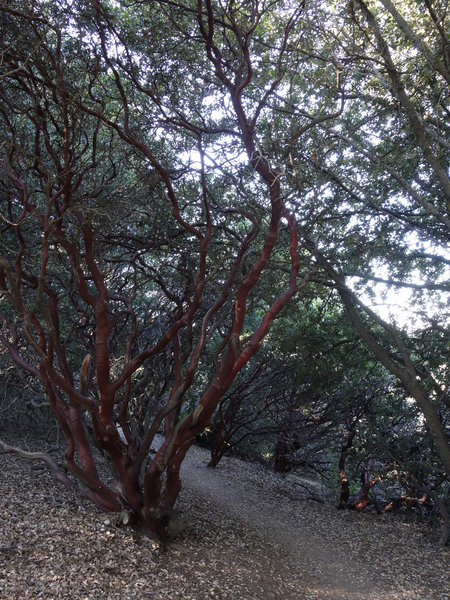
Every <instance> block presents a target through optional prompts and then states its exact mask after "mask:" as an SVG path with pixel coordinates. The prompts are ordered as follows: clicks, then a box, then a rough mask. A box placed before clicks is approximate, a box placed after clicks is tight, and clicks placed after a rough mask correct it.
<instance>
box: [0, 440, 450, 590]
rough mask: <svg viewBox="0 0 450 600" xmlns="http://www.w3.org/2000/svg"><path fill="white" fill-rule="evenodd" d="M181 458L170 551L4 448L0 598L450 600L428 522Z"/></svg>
mask: <svg viewBox="0 0 450 600" xmlns="http://www.w3.org/2000/svg"><path fill="white" fill-rule="evenodd" d="M207 460H208V453H207V451H206V450H203V449H201V448H197V447H194V448H192V449H191V450H190V452H189V453H188V455H187V458H186V461H185V463H184V465H183V471H182V475H183V484H184V487H183V491H182V494H181V497H180V500H179V504H178V510H179V514H180V520H181V522H182V525H183V528H182V531H181V533H180V534H179V535H178V536H177V537H176V538H175V540H174V541H172V542H171V544H170V545H169V549H168V550H167V552H165V553H163V552H161V551H160V550H159V548H158V545H157V544H155V543H154V542H153V541H151V540H150V539H148V538H147V537H145V536H143V535H141V534H139V533H137V532H135V531H133V530H131V529H130V528H123V527H117V526H115V525H114V519H113V518H112V517H111V515H105V514H104V513H100V512H98V511H97V510H96V508H95V507H94V506H92V505H91V504H89V503H88V502H85V501H83V500H81V499H80V498H78V497H77V496H75V495H74V494H73V493H70V492H68V491H67V490H65V488H63V487H62V486H61V484H59V483H57V482H56V481H54V480H53V478H52V476H51V475H50V473H49V472H47V470H46V468H45V467H44V465H43V464H40V463H37V462H33V463H31V462H27V461H26V460H24V459H22V458H20V457H18V456H15V455H14V456H13V455H0V470H1V471H0V598H1V600H36V599H38V598H43V599H44V600H60V599H63V598H70V599H71V600H96V599H100V598H102V599H105V600H127V599H133V600H175V599H177V600H322V599H323V600H365V599H367V600H369V599H370V600H447V599H449V600H450V580H449V573H450V551H449V550H448V549H447V550H442V549H438V548H436V546H435V545H433V532H432V531H431V530H430V528H429V527H427V526H425V525H423V524H418V523H414V522H406V521H402V520H399V519H398V518H395V517H393V516H392V515H387V514H385V515H381V516H379V515H376V514H374V513H371V512H367V513H351V512H348V511H337V510H336V509H335V508H334V506H333V504H332V503H327V504H321V503H319V502H315V501H313V500H311V499H310V498H308V496H309V495H310V493H309V492H308V491H305V489H304V487H303V486H301V485H299V482H293V481H288V480H287V479H285V478H282V477H280V476H277V475H275V474H273V473H271V472H270V471H267V470H266V469H265V468H264V467H262V466H261V465H257V464H252V463H244V462H242V461H240V460H238V459H236V458H224V459H223V461H222V462H221V463H220V465H219V466H218V467H217V469H216V470H212V469H208V468H206V466H205V465H206V462H207Z"/></svg>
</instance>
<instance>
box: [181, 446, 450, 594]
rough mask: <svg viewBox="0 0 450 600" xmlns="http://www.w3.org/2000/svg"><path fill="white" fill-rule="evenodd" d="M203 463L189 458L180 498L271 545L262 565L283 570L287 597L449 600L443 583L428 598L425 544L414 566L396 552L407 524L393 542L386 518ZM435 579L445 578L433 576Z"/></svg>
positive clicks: (251, 470) (261, 473)
mask: <svg viewBox="0 0 450 600" xmlns="http://www.w3.org/2000/svg"><path fill="white" fill-rule="evenodd" d="M207 459H208V455H207V453H206V452H205V451H204V450H202V449H200V448H194V449H192V451H191V453H190V454H188V456H187V459H186V461H185V463H184V464H183V467H182V478H183V485H184V490H185V491H184V494H186V495H187V496H189V495H197V496H198V495H199V496H201V497H203V498H206V499H208V501H209V502H210V508H211V507H212V512H215V513H217V514H219V515H227V516H228V518H229V519H232V520H233V521H234V522H235V523H236V525H237V527H238V528H239V527H240V528H242V529H246V530H247V531H249V532H250V533H251V535H254V537H255V540H257V541H258V542H262V543H263V545H266V544H267V543H270V545H271V547H272V549H273V553H272V554H271V555H270V556H268V557H267V558H268V562H269V563H270V564H268V566H269V568H271V569H272V571H274V572H277V571H279V570H280V568H281V567H282V568H284V569H286V568H287V570H288V572H289V574H290V577H291V578H292V579H293V580H294V581H295V582H296V587H297V593H298V595H295V593H294V595H293V598H298V599H299V600H300V599H301V598H307V597H309V596H308V595H306V594H307V593H308V590H309V591H310V593H311V597H314V598H317V597H320V598H323V599H328V598H333V599H336V600H338V599H343V600H344V599H345V600H361V599H365V598H367V599H368V598H370V599H371V600H376V599H380V600H381V599H386V600H388V599H392V600H394V599H408V600H412V599H414V598H423V599H424V600H425V599H427V600H438V599H439V600H441V599H442V600H444V599H447V598H450V580H449V588H448V593H447V592H445V591H442V592H439V591H438V590H435V591H433V589H432V587H433V573H428V574H426V573H425V577H424V571H426V565H427V558H426V555H427V553H428V552H429V551H430V548H429V546H425V547H424V546H423V545H424V544H425V545H426V544H427V543H428V544H429V542H426V541H425V540H423V539H422V540H421V546H418V547H416V548H414V551H413V552H414V553H415V555H416V558H417V562H416V564H411V565H409V567H408V563H407V562H406V561H405V559H406V558H408V559H409V558H410V555H409V553H410V550H411V548H410V546H408V547H407V546H405V548H404V552H402V551H401V545H400V546H399V544H402V542H403V543H406V541H407V540H406V538H407V536H408V527H409V526H408V524H403V523H394V526H397V527H399V528H400V529H401V531H398V532H397V533H398V534H400V535H398V537H397V536H396V537H395V538H394V537H391V536H393V535H395V532H393V531H392V530H391V529H392V521H389V520H388V519H387V518H383V517H377V516H376V515H373V514H366V515H357V514H354V513H346V512H339V511H336V510H335V509H334V508H333V507H331V506H329V505H327V506H325V505H322V504H319V503H316V502H314V501H311V500H305V498H304V493H301V491H300V490H299V489H298V487H297V488H296V486H295V485H293V484H292V483H291V484H289V483H287V482H286V481H285V480H283V478H281V477H279V476H277V475H275V474H272V473H270V472H268V471H266V470H265V469H263V468H262V467H261V466H259V465H249V464H248V463H243V462H242V461H239V460H237V459H226V460H225V461H224V462H223V464H221V465H219V467H218V468H217V469H216V470H214V469H210V468H206V466H205V465H206V463H207ZM302 496H303V498H302ZM380 526H381V529H380ZM336 528H337V529H338V531H336ZM383 536H384V539H383ZM409 541H410V542H411V541H412V540H411V539H410V540H409ZM421 551H422V552H425V555H423V556H421V553H422V552H421ZM447 558H448V554H447ZM448 566H449V567H450V563H448ZM424 567H425V569H424ZM408 568H409V569H410V570H409V571H408ZM405 569H406V572H405ZM442 575H443V576H444V577H445V576H446V575H447V576H448V571H447V573H445V572H444V573H441V574H438V573H435V574H434V576H435V577H436V579H437V578H439V577H440V576H442ZM428 586H431V587H428Z"/></svg>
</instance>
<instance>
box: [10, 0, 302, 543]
mask: <svg viewBox="0 0 450 600" xmlns="http://www.w3.org/2000/svg"><path fill="white" fill-rule="evenodd" d="M132 10H133V11H136V6H133V7H132V8H131V9H127V7H126V3H124V4H123V6H122V5H118V4H117V3H115V4H114V5H110V4H109V3H106V2H104V3H100V2H93V3H90V2H89V3H87V2H86V3H83V2H81V3H72V2H67V3H66V2H57V3H54V2H52V3H49V2H45V1H43V2H32V3H29V2H26V1H23V2H19V3H15V4H14V6H12V5H10V4H2V6H1V9H0V15H1V21H2V27H1V29H2V47H3V48H4V53H3V60H2V76H1V80H0V94H1V98H2V105H1V109H0V111H1V112H0V119H1V131H2V141H1V147H2V159H1V162H0V169H1V173H2V178H1V212H2V223H1V235H2V238H1V239H2V241H1V256H0V290H1V291H0V294H1V295H0V309H1V321H2V328H1V333H0V341H1V343H2V344H3V346H4V347H5V348H6V349H7V350H8V352H9V354H10V356H11V357H12V359H13V360H14V361H15V363H16V364H17V365H19V366H20V367H21V368H22V369H24V370H25V371H27V372H28V373H30V374H31V375H33V376H35V377H36V378H39V379H40V380H41V381H42V383H43V385H44V387H45V390H46V393H47V394H48V397H49V400H50V406H51V410H52V412H53V413H54V415H55V416H56V418H57V420H58V422H59V424H60V426H61V428H62V430H63V432H64V434H65V436H66V440H67V451H66V461H67V466H68V468H69V469H70V471H71V472H72V473H73V474H74V475H76V476H77V477H78V478H79V479H80V480H81V481H82V483H83V485H84V486H85V488H86V489H87V495H88V497H89V498H90V499H91V500H92V501H93V502H95V503H96V504H97V505H98V506H100V507H101V508H102V509H104V510H107V511H122V510H123V509H127V510H129V511H131V512H132V513H133V514H134V516H135V518H136V519H137V520H138V521H139V522H140V523H141V524H142V525H143V526H144V527H145V528H146V529H147V530H148V532H149V533H150V534H152V535H154V536H156V537H157V538H159V539H162V540H164V539H165V537H166V535H167V526H168V519H169V514H170V510H171V509H172V508H173V506H174V504H175V502H176V499H177V496H178V493H179V491H180V466H181V463H182V461H183V458H184V456H185V454H186V452H187V450H188V449H189V447H190V446H191V444H192V443H193V441H194V439H195V436H196V435H197V434H198V433H199V432H200V431H201V430H202V429H203V428H204V427H205V425H206V424H208V423H209V421H210V419H211V416H212V414H213V412H214V410H215V408H216V406H217V404H218V402H219V400H220V399H221V398H222V397H223V395H224V394H225V392H226V391H227V390H228V388H229V387H230V385H231V383H232V382H233V380H234V379H235V377H236V375H237V374H238V373H239V371H240V370H241V369H242V368H243V366H244V365H245V364H246V363H247V361H248V360H249V359H250V357H251V356H252V355H253V354H254V353H255V352H256V351H257V349H258V347H259V345H260V344H261V341H262V340H263V338H264V336H265V334H266V333H267V331H268V330H269V327H270V324H271V322H272V321H273V319H274V317H275V316H276V315H277V314H278V313H279V312H280V310H281V309H282V308H283V307H284V306H286V304H287V302H288V301H289V299H290V298H291V297H292V295H293V294H294V293H295V292H296V291H297V289H298V287H299V280H298V275H299V269H300V261H299V256H298V248H297V246H298V240H297V233H296V227H295V223H294V218H293V216H292V214H291V213H290V212H289V211H288V210H287V208H286V205H285V202H284V198H283V192H282V188H281V181H280V172H279V171H278V169H277V166H276V165H275V164H272V163H271V162H270V161H269V160H268V158H267V157H266V156H265V155H264V153H263V152H262V151H261V149H260V147H259V143H258V123H259V117H260V115H261V113H262V112H263V111H264V110H265V107H266V105H267V103H268V101H269V99H270V98H271V97H273V95H274V93H275V90H276V89H277V87H278V86H279V84H280V82H281V80H282V78H283V76H284V74H285V71H286V68H287V63H288V58H287V57H286V53H287V40H288V37H289V35H290V34H291V33H293V32H294V31H295V28H296V27H297V24H298V19H299V16H300V14H301V9H300V8H298V7H296V8H293V9H291V8H289V7H288V6H287V5H286V7H285V9H284V10H282V11H280V12H277V15H278V18H277V19H276V20H275V19H274V16H275V15H274V14H273V11H274V9H273V7H272V8H268V9H267V10H260V9H259V8H258V3H254V4H252V3H250V4H249V6H248V7H247V6H246V7H245V9H244V8H242V9H241V8H235V7H234V5H233V4H230V5H229V6H227V7H226V8H222V7H221V6H220V5H217V6H215V5H214V6H213V5H212V4H211V3H210V2H209V1H205V2H199V3H198V4H197V5H193V6H192V7H187V6H186V7H181V8H177V6H176V5H174V6H171V5H170V3H167V4H166V3H164V2H162V3H159V2H154V3H142V4H141V5H139V9H138V11H137V13H136V12H132ZM138 19H139V21H140V24H139V29H137V20H138ZM146 27H148V36H149V38H148V39H145V38H144V37H143V33H144V30H145V29H146ZM138 34H139V35H138ZM255 48H257V49H258V51H259V52H263V53H264V54H265V58H264V60H266V61H268V64H269V65H270V69H266V70H264V71H263V77H264V78H266V79H265V80H263V79H262V78H261V80H259V79H258V78H257V77H256V76H255V75H254V71H253V68H254V65H253V62H254V60H255V57H254V52H255ZM259 59H260V57H259V56H258V60H259ZM259 86H265V91H264V93H263V94H262V95H261V98H260V101H259V102H258V103H257V104H256V105H255V104H254V103H253V102H251V103H250V102H249V99H248V96H250V94H254V89H255V88H257V87H259ZM217 107H219V108H217ZM275 249H277V262H278V263H280V264H282V268H283V270H282V271H281V272H280V275H279V282H280V285H279V290H280V291H279V295H278V296H275V297H266V298H264V302H263V305H264V310H263V312H262V318H261V320H260V322H259V324H257V325H256V327H254V328H253V329H250V328H249V325H248V323H247V321H246V314H247V307H248V306H249V303H250V302H252V301H253V300H252V299H253V297H254V295H255V293H257V287H258V285H259V284H260V282H261V281H262V280H263V278H264V273H265V271H266V269H267V267H268V265H269V263H270V268H271V270H272V271H273V270H274V269H275V270H276V269H277V262H273V261H272V262H270V261H271V257H272V255H273V253H274V250H275ZM306 278H307V275H306V274H304V277H303V282H306ZM300 285H302V284H300ZM206 348H208V352H206V350H205V349H206ZM211 348H212V349H213V350H211ZM205 355H206V356H207V357H211V356H214V359H213V361H212V362H211V363H210V364H207V365H206V366H205V365H204V364H203V365H202V361H204V358H203V357H204V356H205ZM199 365H202V366H203V367H204V368H203V369H202V370H201V374H202V375H201V378H200V377H199V376H198V371H199ZM158 432H163V436H164V441H163V443H162V445H161V446H160V448H159V449H158V450H157V452H156V454H155V455H153V456H152V457H151V458H149V450H150V447H151V445H152V442H153V440H154V438H155V435H156V434H157V433H158ZM94 448H97V449H98V450H99V451H100V452H101V453H102V454H103V455H104V456H105V457H107V459H108V461H109V463H110V464H111V466H112V467H113V472H114V474H115V478H116V482H117V484H116V487H115V488H114V487H111V486H110V485H108V484H107V483H106V482H105V481H104V480H103V479H102V477H101V475H100V472H99V469H98V465H97V463H96V461H97V455H96V454H95V452H94Z"/></svg>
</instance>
